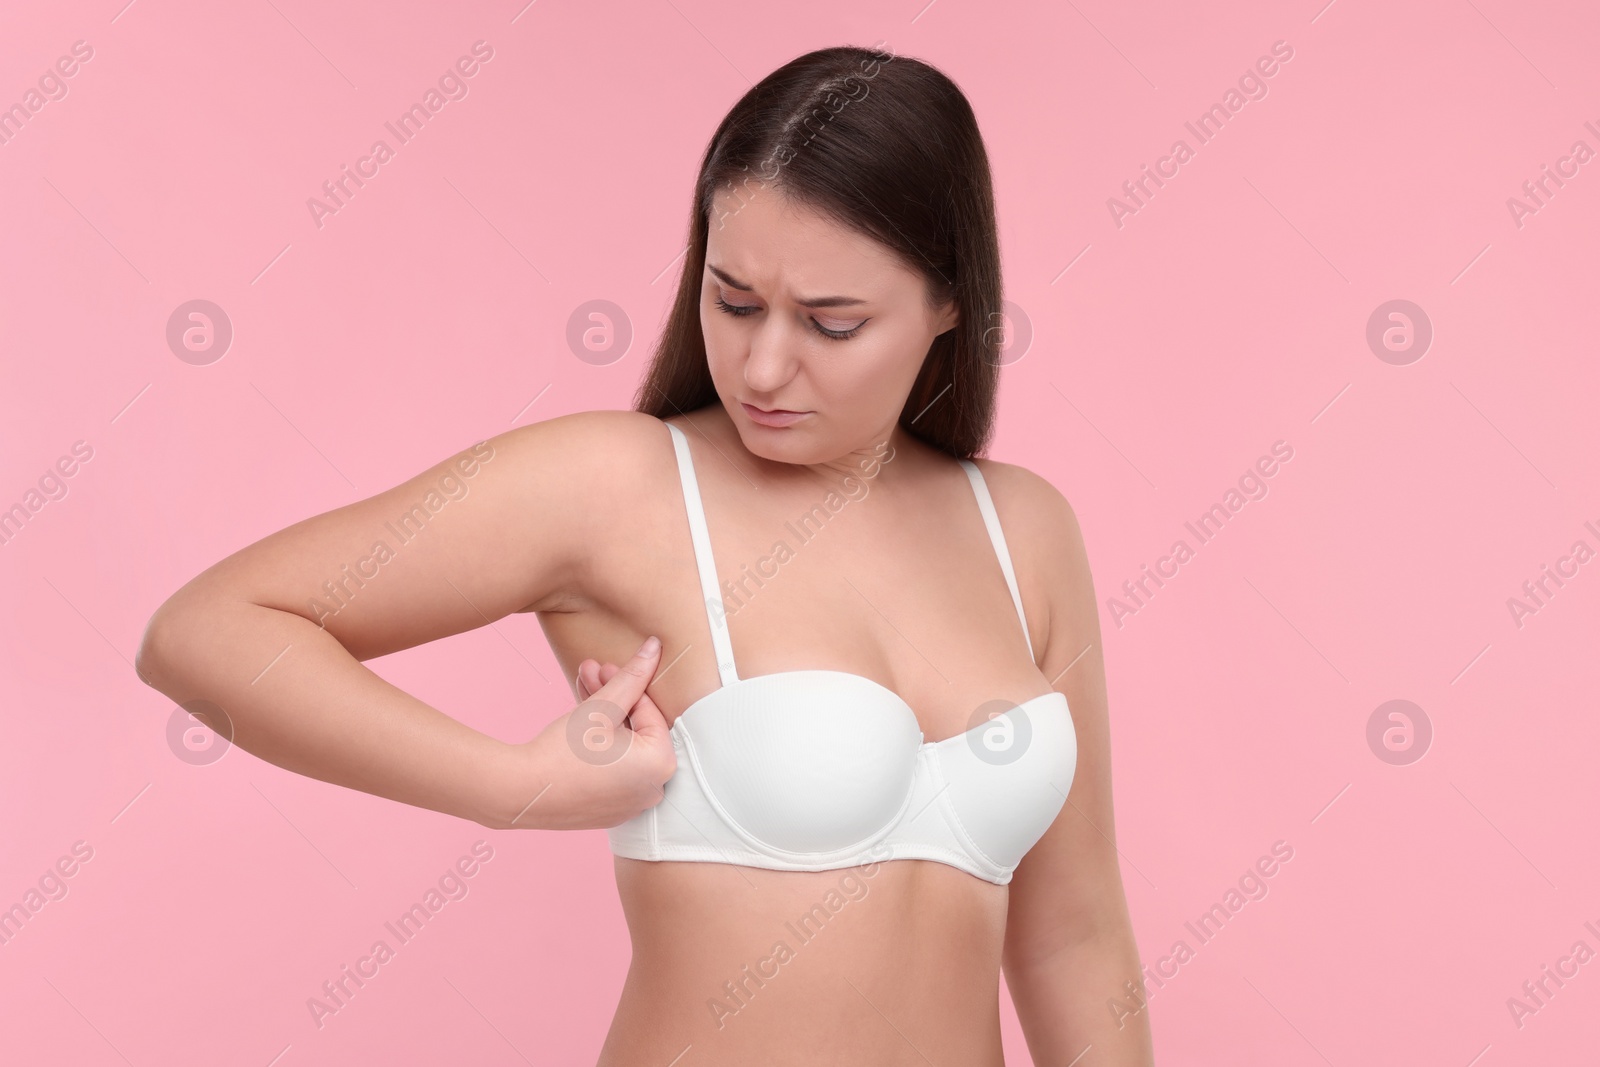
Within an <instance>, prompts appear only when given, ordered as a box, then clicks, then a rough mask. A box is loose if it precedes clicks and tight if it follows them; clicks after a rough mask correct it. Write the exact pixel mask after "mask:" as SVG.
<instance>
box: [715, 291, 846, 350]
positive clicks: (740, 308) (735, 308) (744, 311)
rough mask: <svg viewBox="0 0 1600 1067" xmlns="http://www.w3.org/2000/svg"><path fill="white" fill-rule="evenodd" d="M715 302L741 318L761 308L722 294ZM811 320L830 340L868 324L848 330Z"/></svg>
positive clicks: (837, 339) (843, 337) (844, 335)
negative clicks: (728, 299) (731, 299)
mask: <svg viewBox="0 0 1600 1067" xmlns="http://www.w3.org/2000/svg"><path fill="white" fill-rule="evenodd" d="M715 303H716V305H717V307H718V308H720V309H721V310H723V311H725V312H727V313H728V314H729V315H735V316H738V317H739V318H743V317H744V316H746V315H754V314H755V313H756V312H758V311H760V310H761V309H760V308H759V307H756V306H755V305H754V304H730V303H728V302H727V301H726V300H724V299H722V297H720V296H719V297H717V299H716V301H715ZM810 321H811V328H812V329H814V330H816V331H817V332H818V333H820V334H821V335H822V336H824V337H826V338H828V339H829V340H830V341H845V340H849V339H850V338H852V337H854V336H855V335H856V333H857V332H858V331H860V329H861V327H862V326H865V325H866V324H867V323H866V320H865V319H863V320H861V322H859V323H857V324H856V325H854V326H852V327H850V328H849V329H848V330H830V329H828V328H827V327H825V326H823V325H821V324H820V323H818V322H817V320H816V319H812V320H810Z"/></svg>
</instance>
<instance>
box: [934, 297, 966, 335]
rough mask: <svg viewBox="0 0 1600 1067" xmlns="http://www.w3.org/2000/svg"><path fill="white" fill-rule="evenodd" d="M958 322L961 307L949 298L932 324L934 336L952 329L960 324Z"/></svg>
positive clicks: (959, 320)
mask: <svg viewBox="0 0 1600 1067" xmlns="http://www.w3.org/2000/svg"><path fill="white" fill-rule="evenodd" d="M960 322H961V308H960V306H959V305H957V304H956V302H955V301H954V300H951V301H949V302H948V303H946V304H945V306H944V308H943V309H942V310H941V311H940V312H939V319H938V322H936V323H935V324H934V330H933V334H934V336H935V337H937V336H938V335H940V334H942V333H944V332H946V331H947V330H953V329H955V328H956V326H958V325H959V324H960Z"/></svg>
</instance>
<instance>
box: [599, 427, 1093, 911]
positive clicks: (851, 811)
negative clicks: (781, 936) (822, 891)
mask: <svg viewBox="0 0 1600 1067" xmlns="http://www.w3.org/2000/svg"><path fill="white" fill-rule="evenodd" d="M666 425H667V428H668V429H669V430H671V431H672V439H673V445H674V447H675V448H676V450H677V455H678V474H679V478H680V479H681V481H682V483H683V497H684V503H685V505H686V506H687V509H688V513H689V533H690V536H691V538H692V539H693V541H694V554H695V563H696V565H697V567H698V568H699V572H700V588H701V591H702V593H703V594H704V596H705V602H706V614H707V617H708V619H709V621H710V623H711V643H712V646H713V648H714V649H715V650H716V654H717V670H718V672H719V673H720V674H721V677H722V687H721V688H720V689H716V690H713V691H712V692H711V693H709V694H707V695H706V696H704V697H702V698H701V699H699V700H697V701H695V702H694V703H693V704H692V705H690V706H689V708H688V709H687V710H685V711H684V712H683V714H682V715H680V716H678V718H677V719H676V720H674V721H673V723H672V728H671V735H672V745H673V749H674V752H675V753H676V755H677V759H678V768H677V770H676V771H675V772H674V773H673V775H672V777H671V778H670V779H668V781H667V783H666V786H665V789H664V795H663V797H662V800H661V802H660V803H658V804H656V805H655V806H653V807H650V808H646V809H645V810H644V811H642V812H640V813H639V814H638V815H636V816H634V817H633V818H631V819H629V820H627V821H626V822H623V823H621V824H619V825H617V826H613V827H611V828H610V829H608V830H607V831H606V833H607V836H608V837H609V838H610V842H611V851H612V852H613V853H614V854H616V855H618V856H626V857H630V858H632V859H641V860H688V861H699V862H707V863H731V864H738V865H741V866H748V867H764V868H767V869H770V870H784V871H822V870H833V869H837V868H843V867H852V866H857V865H860V864H864V863H869V862H878V861H882V860H893V859H924V860H935V861H937V862H940V863H947V864H949V865H951V866H953V867H959V868H960V869H961V870H963V871H966V872H968V873H969V874H973V875H976V876H977V877H979V878H982V879H984V880H985V881H989V882H993V883H995V884H997V885H1005V884H1006V883H1008V882H1010V881H1011V874H1012V872H1013V871H1014V870H1015V869H1016V866H1017V864H1018V862H1019V861H1020V860H1021V859H1022V857H1023V855H1024V854H1025V853H1026V852H1027V851H1028V849H1030V848H1032V847H1033V845H1034V842H1036V841H1038V840H1039V838H1040V837H1041V836H1043V834H1044V832H1045V830H1047V829H1048V828H1049V826H1050V824H1051V822H1053V821H1054V819H1055V817H1056V814H1057V813H1058V812H1059V811H1060V810H1061V807H1062V805H1063V804H1065V802H1066V798H1067V792H1068V790H1070V789H1071V788H1072V778H1073V774H1074V771H1075V770H1076V767H1077V755H1078V747H1077V734H1076V731H1075V730H1074V728H1073V724H1072V715H1071V713H1070V712H1069V710H1068V708H1067V698H1066V697H1065V696H1064V695H1063V694H1061V693H1059V692H1049V693H1045V694H1043V695H1041V696H1038V697H1034V698H1033V699H1031V700H1027V701H1024V702H1023V703H1021V704H1019V705H1015V706H1012V707H1011V708H1010V710H1007V711H1004V713H1003V714H1000V715H997V716H994V717H992V718H990V719H989V720H988V721H986V722H980V723H978V725H976V726H974V727H973V728H972V729H970V730H968V731H966V732H965V733H961V734H956V735H955V736H953V737H948V738H945V739H944V740H942V741H924V740H923V733H922V730H921V728H920V726H919V724H918V722H917V716H916V713H915V712H913V711H912V709H911V706H910V705H908V704H907V703H906V702H905V701H904V700H902V699H901V698H900V697H899V695H898V694H896V693H895V692H894V691H893V690H891V689H889V688H887V687H885V686H883V685H881V684H879V683H878V682H875V681H873V680H872V679H870V678H866V677H863V676H861V675H858V674H850V673H848V672H845V671H833V670H797V671H780V672H778V673H776V674H763V675H758V676H756V677H754V678H743V679H741V678H740V677H739V675H738V673H737V672H736V671H735V669H734V661H733V646H732V643H731V642H730V640H729V638H728V624H727V620H726V618H725V617H724V611H723V604H722V597H721V595H720V593H719V591H718V587H717V577H716V565H715V563H714V561H713V558H712V555H711V538H710V533H709V531H708V529H707V526H706V517H705V509H704V507H703V505H702V504H701V500H700V487H699V483H698V482H697V481H696V479H695V473H694V464H693V463H692V462H691V461H690V457H689V442H688V438H686V437H685V436H684V434H683V431H682V430H680V429H678V427H676V426H674V425H672V424H671V423H667V424H666ZM958 462H960V463H961V466H962V467H963V468H964V469H965V470H966V472H967V476H968V478H969V479H971V482H972V488H973V492H974V494H975V495H976V496H977V500H978V508H979V510H980V511H981V512H982V513H983V521H984V524H985V525H986V526H987V527H988V530H989V538H990V540H991V541H992V542H993V543H994V548H995V553H996V555H997V556H998V557H999V560H1000V569H1001V571H1002V572H1003V573H1004V574H1005V579H1006V585H1007V586H1009V587H1010V589H1011V600H1012V602H1013V603H1014V604H1015V605H1016V607H1017V617H1018V618H1019V619H1020V620H1021V621H1022V636H1023V639H1024V640H1025V641H1027V642H1028V652H1029V655H1030V656H1032V653H1033V641H1032V639H1031V638H1029V637H1028V622H1027V618H1026V616H1024V615H1023V612H1022V597H1021V595H1020V594H1019V593H1018V592H1017V579H1016V575H1015V573H1014V572H1013V570H1012V566H1011V555H1010V553H1009V552H1008V551H1007V549H1006V542H1005V537H1004V535H1003V534H1002V533H1001V531H1000V521H999V518H998V516H997V515H996V513H995V509H994V502H993V500H991V499H990V497H989V489H988V486H987V485H986V484H985V483H984V479H983V474H982V472H980V471H979V470H978V467H977V464H975V463H972V462H971V461H969V460H959V461H958ZM1002 706H1003V705H1002Z"/></svg>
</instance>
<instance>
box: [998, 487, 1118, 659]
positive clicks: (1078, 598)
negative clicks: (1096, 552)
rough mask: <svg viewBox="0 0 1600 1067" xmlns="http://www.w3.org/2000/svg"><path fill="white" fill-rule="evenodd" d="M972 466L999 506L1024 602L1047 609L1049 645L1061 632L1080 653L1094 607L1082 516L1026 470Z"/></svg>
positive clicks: (1001, 521) (1046, 629) (1052, 488)
mask: <svg viewBox="0 0 1600 1067" xmlns="http://www.w3.org/2000/svg"><path fill="white" fill-rule="evenodd" d="M973 462H974V463H976V464H977V465H978V470H979V471H980V472H981V473H982V474H983V478H984V482H985V483H986V484H987V485H988V487H989V495H990V497H991V498H992V499H993V500H994V507H995V511H996V513H997V514H998V516H999V519H1000V527H1001V529H1002V531H1003V532H1004V533H1005V538H1006V547H1007V549H1008V550H1009V552H1010V555H1011V559H1012V564H1013V566H1015V568H1016V573H1017V578H1018V581H1019V582H1020V583H1022V585H1023V599H1024V600H1025V601H1026V600H1030V599H1032V600H1033V602H1034V603H1040V602H1041V601H1042V603H1043V604H1044V607H1045V610H1044V620H1043V622H1044V627H1045V633H1046V635H1047V636H1046V645H1048V644H1049V642H1050V640H1051V638H1050V636H1049V635H1051V634H1052V632H1059V633H1060V634H1063V635H1065V636H1066V638H1067V640H1068V643H1069V644H1071V643H1073V642H1077V643H1076V644H1074V645H1073V647H1078V648H1081V647H1082V641H1081V640H1079V639H1080V638H1081V637H1083V635H1085V634H1088V633H1090V632H1091V624H1092V622H1093V619H1094V613H1095V606H1094V585H1093V578H1092V574H1091V571H1090V568H1089V556H1088V549H1087V547H1086V546H1085V544H1084V538H1083V530H1082V528H1081V527H1080V526H1079V525H1078V515H1077V512H1076V511H1075V510H1074V509H1073V507H1072V504H1071V503H1070V502H1069V501H1068V500H1067V497H1066V495H1065V494H1064V493H1062V491H1061V490H1060V489H1059V488H1058V487H1057V486H1056V485H1055V484H1054V483H1053V482H1051V481H1050V479H1048V478H1046V477H1044V476H1043V475H1040V474H1038V473H1036V472H1034V471H1032V470H1029V469H1028V468H1027V467H1024V466H1022V465H1020V464H1017V463H1002V462H1000V461H998V460H992V459H975V460H973ZM1030 588H1031V590H1032V595H1031V597H1030V595H1029V589H1030ZM1046 645H1041V646H1039V647H1040V648H1041V649H1043V648H1044V647H1046Z"/></svg>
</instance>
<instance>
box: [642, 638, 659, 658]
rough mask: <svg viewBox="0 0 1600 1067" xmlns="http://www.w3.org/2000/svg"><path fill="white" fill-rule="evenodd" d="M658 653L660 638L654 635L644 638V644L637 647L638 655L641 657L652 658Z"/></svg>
mask: <svg viewBox="0 0 1600 1067" xmlns="http://www.w3.org/2000/svg"><path fill="white" fill-rule="evenodd" d="M659 651H661V638H659V637H657V636H655V635H654V634H651V635H650V636H649V637H647V638H645V639H644V644H642V645H640V646H639V655H641V656H653V655H655V654H656V653H657V652H659Z"/></svg>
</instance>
